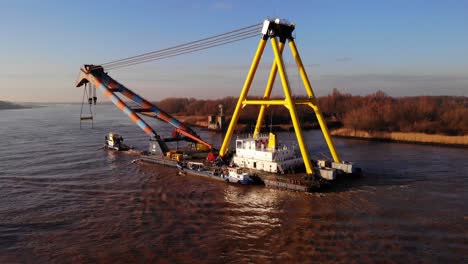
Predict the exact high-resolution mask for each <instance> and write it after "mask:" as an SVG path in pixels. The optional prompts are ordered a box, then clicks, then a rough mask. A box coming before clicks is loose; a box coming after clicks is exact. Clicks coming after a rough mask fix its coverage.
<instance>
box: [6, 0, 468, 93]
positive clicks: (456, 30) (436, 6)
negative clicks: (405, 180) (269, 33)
mask: <svg viewBox="0 0 468 264" xmlns="http://www.w3.org/2000/svg"><path fill="white" fill-rule="evenodd" d="M274 17H282V18H286V19H288V20H290V21H292V22H294V23H295V24H296V32H295V34H296V43H297V46H298V48H299V51H300V53H301V55H302V58H303V61H304V64H306V65H307V71H308V73H309V77H310V79H311V83H312V86H313V87H314V90H315V91H316V93H317V94H318V95H326V94H327V93H329V92H330V91H331V90H332V89H333V88H334V87H336V88H339V89H340V90H342V91H345V92H349V93H352V94H367V93H371V92H374V91H376V90H379V89H380V90H383V91H385V92H387V93H388V94H390V95H392V96H410V95H463V96H468V52H467V51H466V50H467V47H468V1H417V0H414V1H395V0H394V1H277V0H276V1H130V0H127V1H123V0H122V1H87V0H86V1H85V0H81V1H33V0H30V1H22V0H18V1H1V2H0V33H1V41H0V59H1V62H0V91H1V95H0V100H10V101H20V102H21V101H23V102H24V101H29V102H46V101H53V102H58V101H67V102H70V101H80V100H81V90H79V89H77V88H74V85H73V84H74V82H75V79H76V77H77V75H78V72H79V68H80V67H81V65H82V64H99V63H104V62H107V61H112V60H117V59H121V58H125V57H129V56H133V55H138V54H141V53H145V52H149V51H153V50H158V49H162V48H166V47H170V46H174V45H177V44H180V43H184V42H188V41H192V40H196V39H200V38H204V37H208V36H212V35H215V34H219V33H223V32H226V31H229V30H232V29H237V28H240V27H243V26H247V25H251V24H254V23H260V22H262V21H263V20H264V19H265V18H274ZM257 44H258V38H253V39H249V40H245V41H243V42H239V43H234V44H231V45H228V46H223V47H219V48H215V49H210V50H205V51H201V52H198V53H194V54H190V55H185V56H181V57H176V58H170V59H166V60H160V61H156V62H151V63H147V64H142V65H137V66H132V67H127V68H122V69H116V70H111V71H110V75H111V76H112V77H114V78H116V79H117V80H119V81H120V82H122V83H123V84H124V85H126V86H127V87H129V88H131V89H133V90H135V91H137V92H138V93H140V94H141V95H143V96H145V97H147V98H148V99H150V100H160V99H163V98H166V97H170V96H177V97H196V98H220V97H224V96H237V95H238V94H239V93H240V89H241V87H242V84H243V82H244V79H245V75H246V73H247V71H248V68H249V65H250V62H251V60H252V57H253V54H254V52H255V49H256V46H257ZM271 61H272V55H271V48H270V47H267V49H266V52H265V55H264V57H263V60H262V65H261V66H262V67H260V69H259V74H258V75H257V78H256V80H255V82H254V86H253V88H252V89H253V90H252V92H253V94H254V93H257V94H260V93H261V90H262V88H263V87H264V82H265V78H266V77H265V75H266V73H267V72H268V68H269V67H270V65H271ZM285 61H286V63H288V64H290V63H292V62H293V60H292V59H291V58H290V57H289V56H286V57H285ZM288 73H289V74H290V81H291V83H292V85H293V91H294V93H295V94H297V95H300V94H304V93H303V92H302V89H303V88H302V87H301V86H300V85H298V81H299V80H298V77H297V74H296V72H295V70H294V69H293V68H292V67H291V68H288ZM278 88H279V87H277V88H276V90H277V91H280V90H279V89H278Z"/></svg>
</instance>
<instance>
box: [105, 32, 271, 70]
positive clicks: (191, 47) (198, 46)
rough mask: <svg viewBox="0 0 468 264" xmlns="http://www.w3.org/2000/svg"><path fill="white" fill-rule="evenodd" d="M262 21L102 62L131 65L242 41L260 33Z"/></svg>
mask: <svg viewBox="0 0 468 264" xmlns="http://www.w3.org/2000/svg"><path fill="white" fill-rule="evenodd" d="M261 25H262V24H261V23H258V24H254V25H250V26H247V27H243V28H239V29H236V30H232V31H229V32H226V33H222V34H218V35H215V36H212V37H207V38H203V39H200V40H196V41H191V42H187V43H184V44H180V45H177V46H174V47H170V48H165V49H161V50H157V51H153V52H148V53H144V54H141V55H137V56H132V57H128V58H125V59H120V60H115V61H111V62H106V63H103V64H100V65H101V66H102V67H104V68H105V69H106V70H109V69H116V68H121V67H126V66H130V65H135V64H140V63H145V62H149V61H154V60H160V59H165V58H169V57H175V56H179V55H183V54H187V53H192V52H195V51H200V50H204V49H208V48H213V47H217V46H221V45H226V44H229V43H233V42H237V41H241V40H244V39H247V38H252V37H255V36H258V35H259V31H260V29H261Z"/></svg>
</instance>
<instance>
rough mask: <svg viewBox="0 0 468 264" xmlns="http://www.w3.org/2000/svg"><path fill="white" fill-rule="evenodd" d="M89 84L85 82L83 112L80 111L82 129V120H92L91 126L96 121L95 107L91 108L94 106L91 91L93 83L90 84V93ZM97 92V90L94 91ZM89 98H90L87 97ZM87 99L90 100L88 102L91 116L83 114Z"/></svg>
mask: <svg viewBox="0 0 468 264" xmlns="http://www.w3.org/2000/svg"><path fill="white" fill-rule="evenodd" d="M87 86H88V85H87V84H85V87H84V89H83V100H82V101H81V112H80V129H81V122H82V121H84V120H91V128H93V127H94V122H93V119H94V118H93V109H92V108H91V107H92V100H93V98H92V97H91V95H92V93H91V89H92V87H91V85H89V95H88V89H87V88H88V87H87ZM94 93H95V92H94ZM86 98H88V99H86ZM85 101H88V104H89V114H90V116H83V107H84V104H85Z"/></svg>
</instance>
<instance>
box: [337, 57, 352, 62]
mask: <svg viewBox="0 0 468 264" xmlns="http://www.w3.org/2000/svg"><path fill="white" fill-rule="evenodd" d="M352 60H353V58H350V57H340V58H336V60H335V61H336V62H350V61H352Z"/></svg>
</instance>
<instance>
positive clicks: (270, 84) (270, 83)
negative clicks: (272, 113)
mask: <svg viewBox="0 0 468 264" xmlns="http://www.w3.org/2000/svg"><path fill="white" fill-rule="evenodd" d="M283 50H284V42H280V44H279V52H280V54H283ZM277 72H278V65H277V62H276V59H273V65H271V71H270V77H268V82H267V85H266V89H265V93H264V94H263V99H270V95H271V90H272V89H273V84H274V83H275V79H276V73H277ZM267 106H268V105H261V106H260V111H259V112H258V118H257V124H256V125H255V131H254V134H253V136H254V138H256V137H257V136H258V134H259V133H260V130H261V129H262V124H263V118H264V117H265V110H266V108H267Z"/></svg>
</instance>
